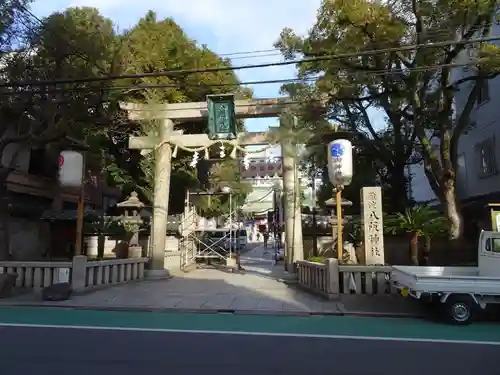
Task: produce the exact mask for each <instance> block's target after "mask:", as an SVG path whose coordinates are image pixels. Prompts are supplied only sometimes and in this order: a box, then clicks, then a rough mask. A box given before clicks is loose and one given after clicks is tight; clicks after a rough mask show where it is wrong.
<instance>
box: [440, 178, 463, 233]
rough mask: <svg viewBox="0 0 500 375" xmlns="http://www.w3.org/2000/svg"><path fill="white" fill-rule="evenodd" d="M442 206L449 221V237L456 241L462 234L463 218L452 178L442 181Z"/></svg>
mask: <svg viewBox="0 0 500 375" xmlns="http://www.w3.org/2000/svg"><path fill="white" fill-rule="evenodd" d="M443 206H444V207H443V208H444V214H445V216H446V218H447V219H448V220H449V222H450V231H449V234H448V235H449V237H448V238H449V239H450V241H456V240H458V239H460V238H461V237H462V234H463V219H462V213H461V212H460V207H459V203H458V200H457V194H456V188H455V181H454V180H453V179H452V178H449V179H447V181H444V183H443Z"/></svg>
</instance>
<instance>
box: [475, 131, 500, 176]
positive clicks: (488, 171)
mask: <svg viewBox="0 0 500 375" xmlns="http://www.w3.org/2000/svg"><path fill="white" fill-rule="evenodd" d="M476 152H477V154H478V159H479V173H478V175H479V177H487V176H491V175H493V174H496V173H497V172H498V170H497V163H496V157H495V138H494V137H491V138H488V139H487V140H485V141H483V142H481V143H478V144H477V145H476Z"/></svg>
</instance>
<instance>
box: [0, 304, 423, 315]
mask: <svg viewBox="0 0 500 375" xmlns="http://www.w3.org/2000/svg"><path fill="white" fill-rule="evenodd" d="M9 307H38V308H40V307H41V308H58V309H64V310H88V311H115V312H158V313H166V314H175V313H181V314H230V315H259V316H282V317H283V316H291V317H314V316H353V317H366V318H407V319H424V318H425V317H424V316H422V315H420V314H412V313H395V312H394V313H391V312H388V313H385V312H383V313H382V312H365V311H347V310H346V309H345V307H343V306H341V305H340V304H339V305H337V308H338V311H291V310H286V311H276V310H237V309H216V308H205V309H189V308H163V307H148V306H144V307H142V306H84V305H60V304H57V303H31V302H26V303H22V302H18V303H9V304H3V303H0V308H9Z"/></svg>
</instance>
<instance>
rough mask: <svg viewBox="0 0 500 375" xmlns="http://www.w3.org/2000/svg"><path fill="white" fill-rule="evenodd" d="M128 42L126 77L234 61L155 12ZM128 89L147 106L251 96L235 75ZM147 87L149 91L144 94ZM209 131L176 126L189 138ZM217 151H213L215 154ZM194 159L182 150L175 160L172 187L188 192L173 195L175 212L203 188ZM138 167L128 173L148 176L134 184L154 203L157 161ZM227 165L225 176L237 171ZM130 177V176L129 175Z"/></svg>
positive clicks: (156, 81)
mask: <svg viewBox="0 0 500 375" xmlns="http://www.w3.org/2000/svg"><path fill="white" fill-rule="evenodd" d="M124 39H125V44H124V47H125V52H124V53H125V56H126V58H125V60H124V61H125V63H124V72H125V73H150V72H159V71H165V70H169V69H194V68H203V67H216V66H230V62H229V61H228V60H225V59H222V58H220V57H219V56H218V55H217V54H215V53H214V52H212V51H211V50H210V49H208V48H207V47H206V46H203V45H202V46H200V45H198V44H197V43H196V42H195V41H194V40H192V39H190V38H189V37H188V36H187V35H186V33H185V32H184V31H183V30H182V28H181V27H180V26H179V25H177V24H176V23H175V22H174V21H173V20H172V19H169V18H167V19H164V20H158V19H157V17H156V14H155V13H154V12H148V13H147V14H146V15H145V17H143V18H142V19H141V20H140V21H139V22H138V24H137V25H136V26H134V27H133V28H132V29H130V30H129V31H128V32H127V33H126V34H125V35H124ZM122 84H126V85H130V86H131V87H134V86H135V87H137V89H135V90H134V89H132V90H130V92H128V93H127V95H125V96H124V97H123V100H130V101H136V102H143V103H182V102H197V101H205V100H206V96H207V95H209V94H217V93H228V92H231V93H235V94H236V96H237V97H239V98H244V97H249V96H250V95H251V93H250V92H249V91H248V90H244V89H242V88H240V87H239V80H238V78H237V77H236V75H235V74H234V72H232V71H221V72H211V73H197V74H179V75H172V76H168V77H155V78H152V77H148V78H142V79H133V80H127V81H124V82H123V83H122ZM141 86H146V87H149V88H147V89H146V88H141ZM151 86H152V87H151ZM152 125H153V128H152V127H151V126H152ZM206 125H207V124H206V120H204V121H198V122H185V123H182V124H176V128H178V129H182V130H183V131H184V133H185V134H190V133H191V134H194V133H204V132H205V127H206ZM136 131H137V132H139V133H141V134H145V133H147V132H149V131H154V123H150V124H148V123H147V121H146V123H144V124H142V125H141V126H139V127H138V128H137V129H136ZM214 151H215V150H212V152H211V153H213V152H214ZM191 157H192V155H191V154H190V153H188V152H185V151H182V150H179V152H178V154H177V156H176V158H175V159H174V160H173V169H172V175H171V185H172V186H179V187H180V186H182V187H183V188H184V189H171V190H170V192H171V193H170V194H171V197H170V203H171V204H170V209H171V211H172V212H181V211H182V210H183V208H184V195H185V189H187V188H196V187H199V186H200V183H199V181H198V176H197V175H198V171H197V169H196V168H192V167H190V166H189V164H190V159H191ZM135 161H136V162H138V164H136V165H135V166H133V165H129V168H128V169H127V170H126V171H125V172H127V171H130V170H131V169H134V168H136V169H137V166H138V167H139V169H140V170H142V171H143V173H142V175H141V176H136V177H135V178H132V180H134V183H137V184H139V185H140V186H141V190H142V191H143V192H144V193H145V196H146V197H148V198H149V199H151V193H152V188H153V186H152V183H153V168H152V165H153V163H154V157H153V155H149V156H148V157H147V158H142V159H139V160H135ZM222 164H224V170H226V171H227V170H229V169H232V168H233V167H232V163H231V161H227V162H223V163H222ZM130 167H131V169H130ZM233 172H234V173H236V170H233ZM125 174H128V172H127V173H125ZM129 176H130V174H129ZM235 176H236V175H235ZM126 178H127V177H125V179H126ZM238 191H239V194H241V195H242V196H244V195H246V190H245V189H241V190H240V189H238ZM147 192H149V193H147Z"/></svg>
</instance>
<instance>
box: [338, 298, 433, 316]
mask: <svg viewBox="0 0 500 375" xmlns="http://www.w3.org/2000/svg"><path fill="white" fill-rule="evenodd" d="M337 307H338V309H339V310H340V311H341V312H342V315H343V316H354V317H356V316H357V317H366V318H406V319H425V318H426V317H425V316H424V314H419V313H409V312H390V311H389V312H378V311H349V310H347V309H346V308H345V306H344V304H343V303H342V302H340V303H338V305H337Z"/></svg>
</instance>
